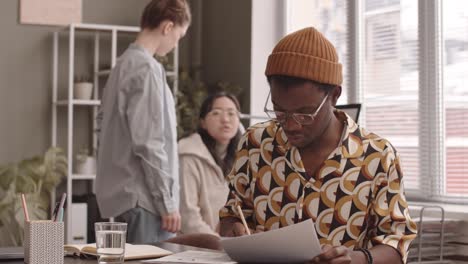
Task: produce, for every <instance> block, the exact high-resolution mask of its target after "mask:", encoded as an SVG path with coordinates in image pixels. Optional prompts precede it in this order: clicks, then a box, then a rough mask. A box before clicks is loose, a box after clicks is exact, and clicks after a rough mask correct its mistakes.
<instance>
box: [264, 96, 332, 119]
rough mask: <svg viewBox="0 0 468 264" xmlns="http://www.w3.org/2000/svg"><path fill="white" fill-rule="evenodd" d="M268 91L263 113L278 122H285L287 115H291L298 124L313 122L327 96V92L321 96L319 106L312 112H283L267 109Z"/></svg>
mask: <svg viewBox="0 0 468 264" xmlns="http://www.w3.org/2000/svg"><path fill="white" fill-rule="evenodd" d="M270 94H271V92H270V93H268V97H267V100H266V102H265V106H264V107H263V110H264V111H265V114H267V116H268V117H269V118H271V119H273V120H276V121H278V122H279V123H280V124H284V123H286V121H287V120H288V117H289V116H291V117H292V118H293V119H294V121H296V122H297V123H298V124H300V125H311V124H312V123H314V120H315V117H317V115H318V113H319V112H320V109H322V106H323V105H324V104H325V102H326V101H327V98H328V94H326V95H325V97H324V98H323V100H322V102H321V103H320V105H319V107H318V108H317V110H315V112H314V113H313V114H303V113H288V112H283V111H276V110H270V109H267V103H268V100H269V99H270Z"/></svg>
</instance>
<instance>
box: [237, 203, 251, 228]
mask: <svg viewBox="0 0 468 264" xmlns="http://www.w3.org/2000/svg"><path fill="white" fill-rule="evenodd" d="M236 209H237V212H238V213H239V215H240V217H241V221H242V224H243V225H244V228H245V231H246V232H247V235H250V229H249V226H248V225H247V222H246V221H245V217H244V213H242V209H241V207H240V206H239V205H237V206H236Z"/></svg>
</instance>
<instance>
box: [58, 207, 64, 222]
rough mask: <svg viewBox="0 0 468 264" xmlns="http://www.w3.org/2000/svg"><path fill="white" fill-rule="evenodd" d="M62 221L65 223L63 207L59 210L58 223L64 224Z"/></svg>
mask: <svg viewBox="0 0 468 264" xmlns="http://www.w3.org/2000/svg"><path fill="white" fill-rule="evenodd" d="M62 221H63V207H62V208H60V209H59V212H58V214H57V221H56V222H62Z"/></svg>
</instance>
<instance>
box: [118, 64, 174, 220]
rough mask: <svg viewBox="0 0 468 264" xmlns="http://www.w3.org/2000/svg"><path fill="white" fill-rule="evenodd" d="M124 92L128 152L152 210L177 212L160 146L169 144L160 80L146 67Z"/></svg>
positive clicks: (164, 157)
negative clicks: (135, 162) (136, 163)
mask: <svg viewBox="0 0 468 264" xmlns="http://www.w3.org/2000/svg"><path fill="white" fill-rule="evenodd" d="M130 87H131V88H130V89H129V90H128V91H126V92H127V95H126V96H127V101H126V108H125V111H126V113H125V114H126V117H127V121H128V126H129V131H130V134H131V135H130V136H131V139H132V151H133V152H134V153H135V155H136V156H137V157H139V158H140V160H141V164H142V167H143V171H144V180H145V182H146V184H147V185H148V189H149V190H150V192H151V194H152V196H153V200H154V204H155V207H156V210H157V211H158V212H159V213H160V214H161V215H164V214H167V213H170V212H174V211H176V210H177V204H176V200H175V196H174V195H173V194H172V191H171V190H172V186H173V185H174V178H173V177H176V176H177V175H178V172H174V171H172V170H173V169H172V168H171V166H170V164H169V160H168V155H167V153H166V151H165V148H164V145H165V144H171V143H170V142H167V138H166V137H165V134H166V133H165V129H166V128H165V127H164V124H167V122H164V115H163V113H164V111H167V109H164V100H165V98H164V89H165V86H164V81H163V80H162V76H161V77H160V76H157V75H156V73H154V72H153V70H151V69H150V68H149V67H148V68H147V69H146V70H144V71H143V73H142V74H141V75H138V76H137V77H136V78H135V79H134V80H133V81H132V82H131V84H130Z"/></svg>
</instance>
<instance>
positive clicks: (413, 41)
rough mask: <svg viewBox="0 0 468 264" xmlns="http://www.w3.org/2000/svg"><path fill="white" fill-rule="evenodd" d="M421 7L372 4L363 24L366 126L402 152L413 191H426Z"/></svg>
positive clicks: (408, 3)
mask: <svg viewBox="0 0 468 264" xmlns="http://www.w3.org/2000/svg"><path fill="white" fill-rule="evenodd" d="M376 3H378V5H377V4H376ZM417 4H418V1H417V0H406V1H404V4H403V3H401V4H400V2H399V1H366V6H365V7H364V10H365V11H364V20H363V23H364V25H365V32H364V36H365V40H366V41H365V42H364V44H365V47H364V51H365V53H364V54H365V60H363V63H364V65H363V66H364V71H363V83H362V90H363V102H364V104H363V105H364V108H365V116H364V120H365V122H364V124H363V125H364V126H365V127H366V128H367V129H369V130H370V131H372V132H374V133H376V134H378V135H380V136H382V137H384V138H386V139H388V140H390V142H391V143H392V144H393V145H394V146H395V148H396V149H397V150H398V151H399V152H400V155H401V157H402V165H403V167H404V177H405V185H406V188H407V189H419V187H420V186H419V177H418V173H419V148H418V140H419V138H418V134H419V127H418V122H419V109H418V85H419V84H418V46H417V43H418V31H417V22H418V20H417V19H418V14H417V11H418V10H417Z"/></svg>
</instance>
